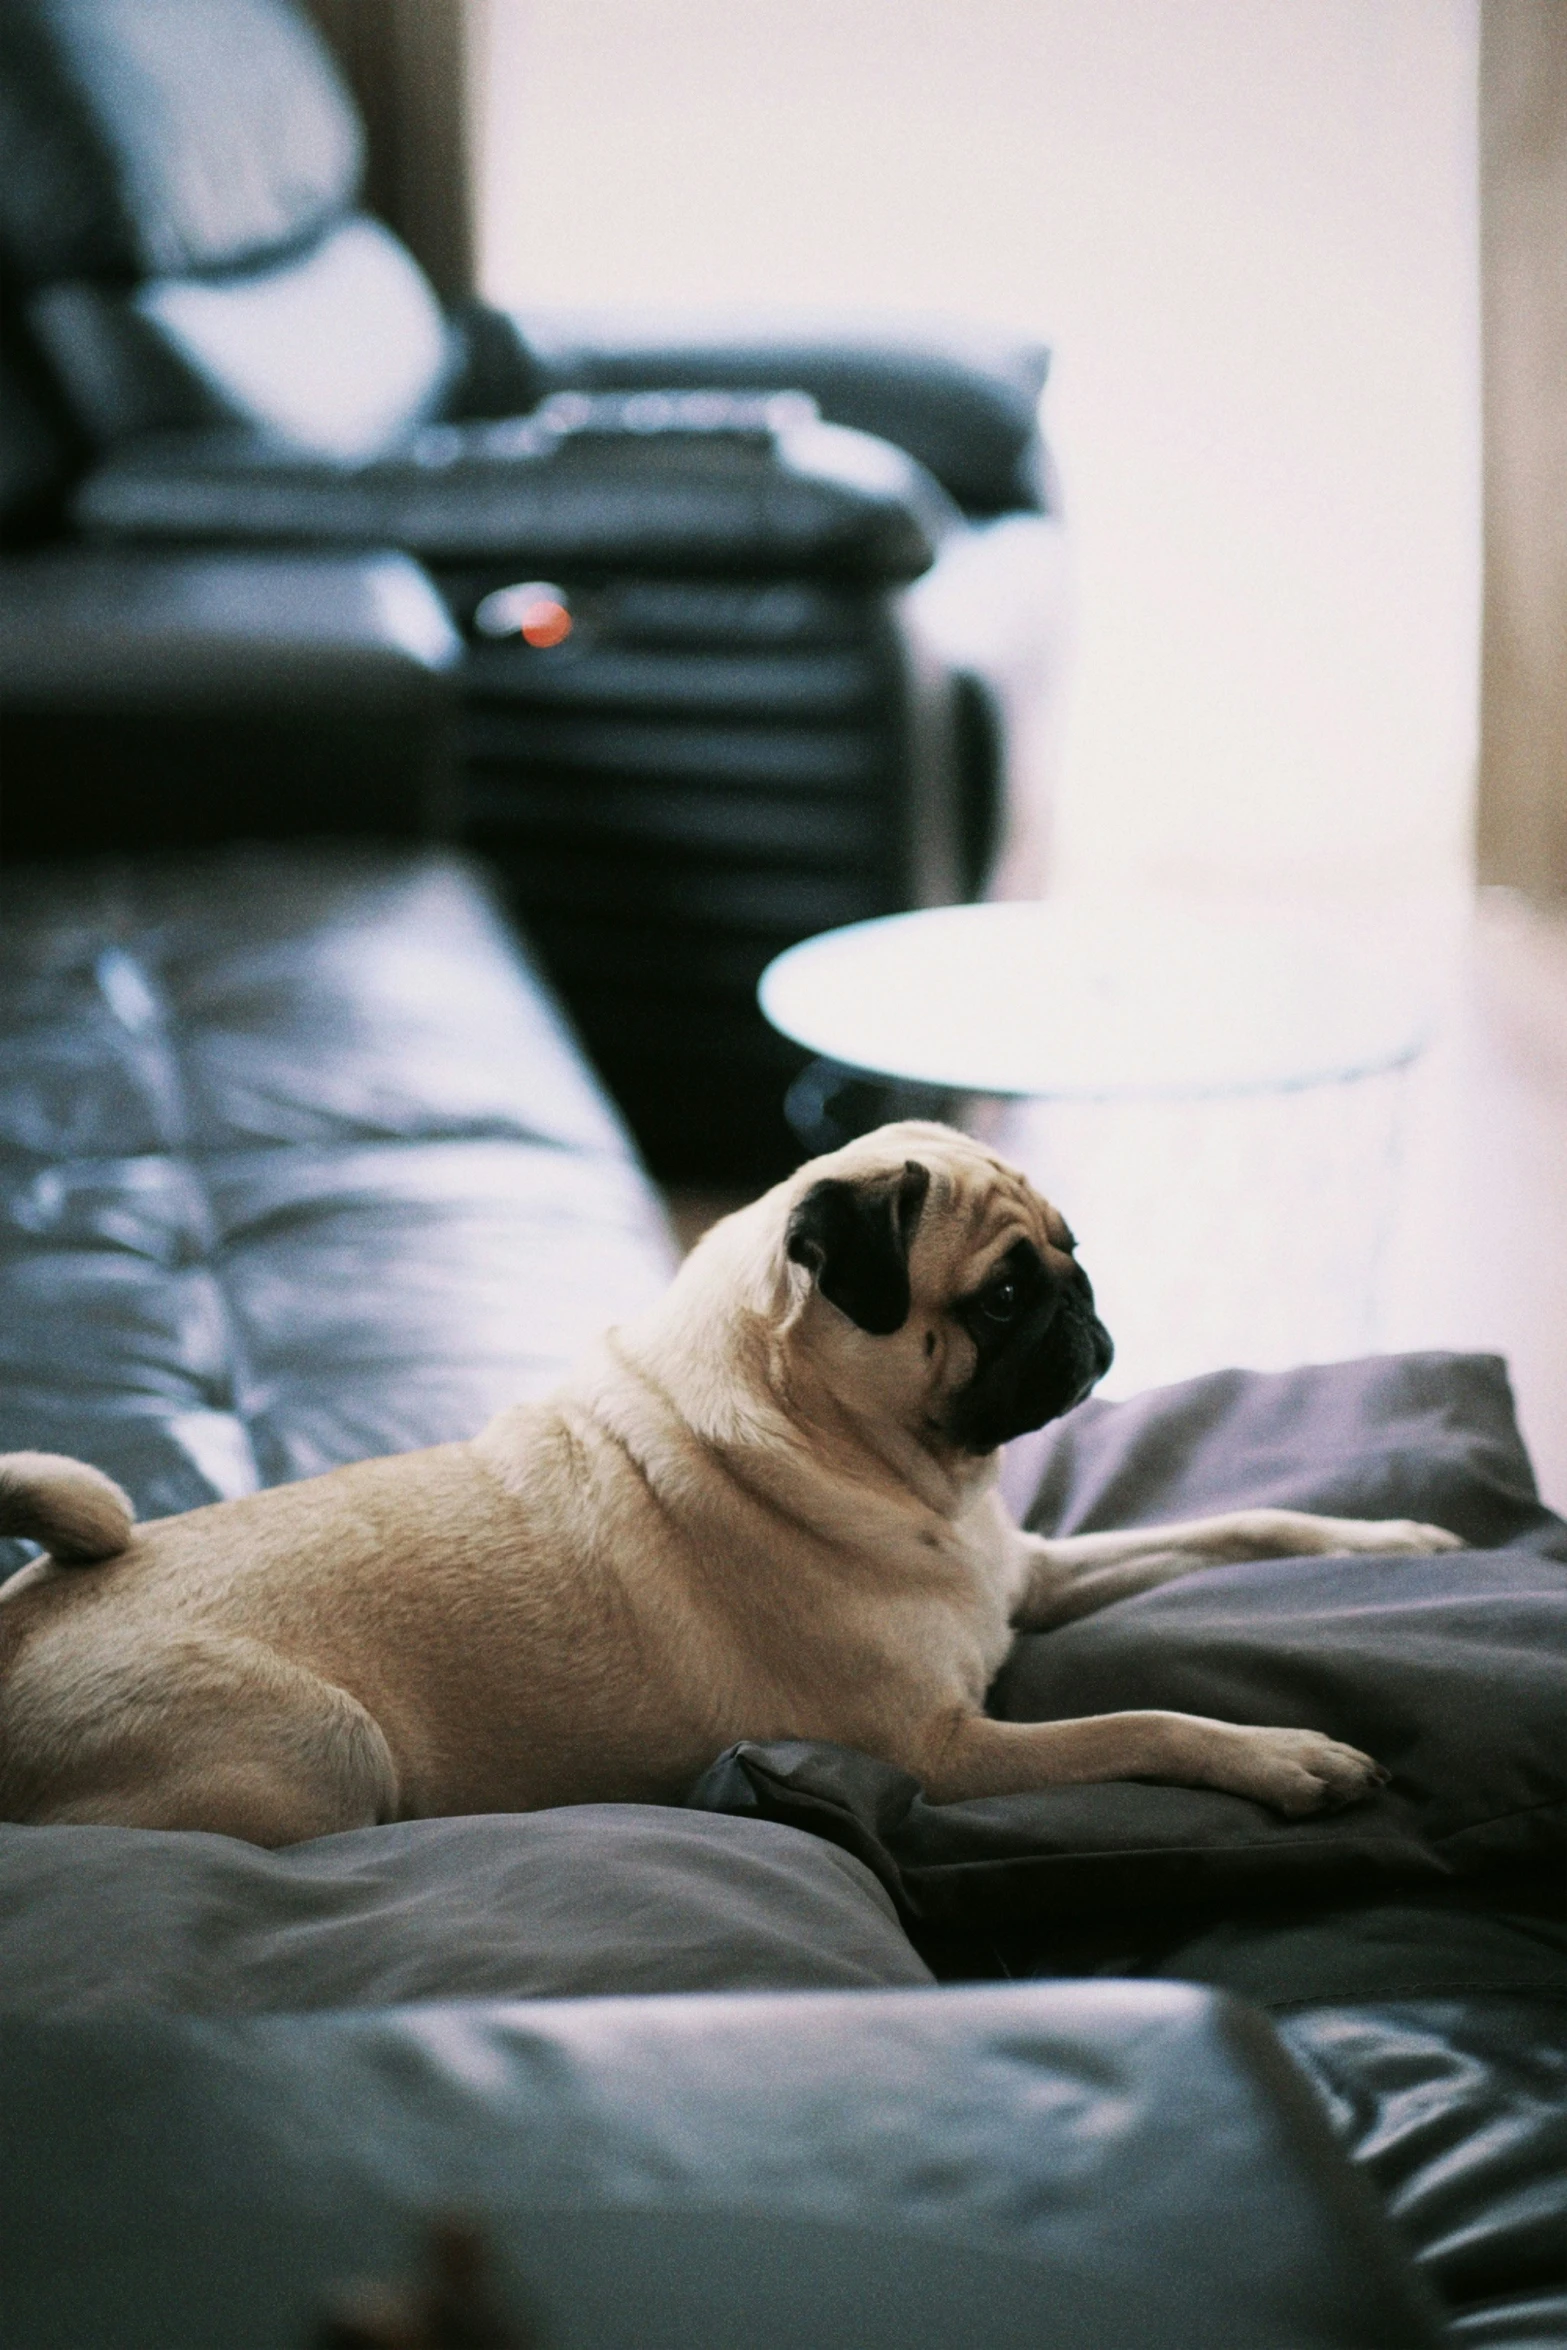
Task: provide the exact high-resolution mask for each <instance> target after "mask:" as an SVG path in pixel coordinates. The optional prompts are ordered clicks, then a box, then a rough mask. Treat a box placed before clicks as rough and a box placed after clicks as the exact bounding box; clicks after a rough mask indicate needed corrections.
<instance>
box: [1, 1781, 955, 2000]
mask: <svg viewBox="0 0 1567 2350" xmlns="http://www.w3.org/2000/svg"><path fill="white" fill-rule="evenodd" d="M931 1979H932V1978H931V1975H930V1971H929V1969H928V1968H927V1967H926V1966H924V1964H923V1963H922V1962H921V1961H920V1960H919V1959H918V1958H916V1957H915V1955H914V1952H913V1950H912V1949H911V1948H910V1946H909V1943H908V1939H907V1937H906V1936H905V1934H904V1933H903V1930H902V1928H901V1927H900V1926H899V1924H898V1922H897V1916H896V1913H895V1911H894V1909H893V1906H892V1903H891V1902H890V1901H889V1899H888V1898H887V1895H886V1894H885V1892H884V1891H883V1890H882V1888H881V1886H880V1885H878V1884H877V1882H876V1879H875V1878H874V1877H873V1876H872V1875H871V1873H870V1871H869V1870H868V1869H866V1868H863V1867H862V1866H861V1864H860V1863H859V1862H858V1861H856V1860H852V1859H851V1858H850V1857H849V1855H848V1854H847V1853H844V1852H839V1851H835V1850H834V1849H833V1847H832V1846H831V1845H828V1844H823V1843H822V1842H821V1841H820V1840H819V1839H818V1838H816V1837H814V1836H802V1835H800V1834H799V1833H798V1831H797V1830H795V1829H793V1828H778V1827H773V1826H770V1825H768V1824H766V1823H761V1822H742V1821H739V1820H725V1819H715V1818H703V1817H701V1816H700V1815H698V1814H695V1813H692V1812H688V1811H668V1810H664V1809H661V1808H660V1807H659V1806H658V1805H656V1804H636V1805H632V1804H584V1805H580V1806H577V1807H575V1808H573V1809H570V1810H565V1811H545V1812H529V1813H521V1814H500V1815H497V1816H494V1817H480V1818H472V1819H450V1820H410V1821H405V1822H403V1823H401V1824H399V1825H397V1826H394V1827H384V1828H363V1829H359V1830H357V1831H356V1832H354V1833H353V1834H351V1835H344V1836H323V1837H320V1838H318V1839H317V1840H316V1841H315V1842H314V1843H311V1844H296V1845H293V1846H291V1847H290V1848H289V1849H288V1850H287V1851H284V1852H263V1851H261V1850H260V1849H259V1848H258V1847H257V1846H255V1845H253V1844H241V1843H238V1842H236V1841H235V1840H234V1839H233V1838H232V1837H228V1836H203V1835H194V1834H165V1833H161V1832H158V1831H154V1830H150V1829H142V1828H21V1827H6V1826H3V1825H0V2013H5V2014H11V2015H15V2014H26V2015H58V2014H100V2013H108V2012H123V2011H124V2010H126V2009H128V2008H164V2009H175V2010H178V2011H180V2012H181V2013H184V2014H191V2015H207V2014H260V2013H267V2012H279V2011H283V2010H302V2009H306V2008H323V2007H380V2006H386V2005H389V2004H391V2003H392V2002H395V2001H401V2000H409V1999H457V1998H463V1999H479V1998H488V1999H538V1998H548V1997H561V1996H567V1995H573V1996H583V1995H586V1994H589V1993H599V1994H602V1993H605V1992H643V1991H791V1990H818V1991H823V1990H825V1991H834V1990H839V1991H848V1990H866V1989H876V1988H884V1989H885V1988H892V1987H894V1986H896V1985H898V1984H920V1983H929V1982H930V1981H931Z"/></svg>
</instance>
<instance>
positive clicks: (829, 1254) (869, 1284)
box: [784, 1159, 930, 1338]
mask: <svg viewBox="0 0 1567 2350" xmlns="http://www.w3.org/2000/svg"><path fill="white" fill-rule="evenodd" d="M929 1189H930V1169H929V1168H928V1167H922V1166H921V1165H920V1163H919V1161H918V1160H917V1159H906V1160H905V1161H904V1165H903V1172H902V1173H901V1174H900V1175H890V1176H878V1177H876V1178H874V1179H873V1180H872V1181H870V1182H868V1183H845V1182H843V1181H841V1180H838V1179H835V1178H834V1177H832V1176H827V1177H824V1178H823V1180H822V1181H821V1182H820V1183H813V1184H812V1185H811V1188H810V1190H809V1191H808V1192H807V1193H806V1194H805V1196H804V1198H803V1199H801V1200H800V1201H799V1202H798V1203H797V1204H796V1207H795V1211H794V1213H793V1215H792V1216H791V1217H790V1218H789V1230H788V1235H787V1237H786V1239H785V1242H784V1246H785V1248H786V1249H787V1250H788V1253H789V1255H790V1257H791V1258H792V1259H793V1260H794V1262H795V1264H797V1265H805V1266H808V1267H809V1269H810V1271H811V1272H812V1273H814V1274H815V1276H816V1286H817V1288H818V1289H819V1290H820V1291H821V1293H822V1295H823V1297H824V1298H826V1299H827V1301H828V1303H829V1304H830V1305H835V1306H837V1307H838V1309H839V1311H840V1312H842V1313H845V1314H847V1315H848V1317H849V1319H850V1321H851V1322H857V1323H858V1324H859V1326H860V1328H861V1329H862V1330H868V1331H869V1332H870V1333H871V1334H872V1336H873V1337H876V1338H886V1337H888V1336H890V1334H891V1333H892V1332H893V1331H894V1330H901V1329H902V1328H903V1325H904V1323H905V1322H906V1321H907V1320H908V1318H909V1249H910V1247H911V1246H912V1244H913V1240H914V1234H915V1230H916V1228H917V1226H918V1224H919V1220H920V1210H921V1209H922V1208H923V1207H924V1205H925V1194H926V1192H927V1191H928V1190H929Z"/></svg>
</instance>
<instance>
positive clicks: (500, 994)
mask: <svg viewBox="0 0 1567 2350" xmlns="http://www.w3.org/2000/svg"><path fill="white" fill-rule="evenodd" d="M0 999H3V1017H4V1026H3V1029H0V1205H3V1209H4V1214H3V1218H0V1379H3V1388H0V1450H17V1449H24V1448H26V1447H29V1446H33V1447H38V1448H41V1449H43V1450H46V1451H56V1452H70V1453H75V1454H79V1455H81V1456H83V1457H85V1458H88V1459H91V1460H94V1461H96V1462H97V1463H98V1464H99V1466H101V1467H103V1468H105V1469H107V1470H108V1471H109V1472H110V1474H111V1475H113V1476H115V1477H118V1478H119V1479H120V1480H121V1482H122V1483H124V1484H125V1485H126V1486H127V1488H128V1489H129V1490H130V1492H131V1493H132V1494H133V1496H134V1497H135V1499H136V1502H137V1506H138V1509H139V1510H140V1512H141V1514H142V1515H144V1516H149V1515H157V1514H160V1513H163V1512H167V1511H171V1510H182V1509H190V1508H193V1507H195V1506H197V1505H198V1504H199V1503H201V1502H203V1501H209V1500H212V1499H214V1498H215V1497H219V1496H224V1495H229V1494H233V1493H237V1492H244V1491H246V1490H249V1489H250V1488H251V1487H253V1486H254V1485H255V1484H256V1483H258V1482H261V1483H273V1482H277V1481H278V1480H281V1479H283V1478H286V1477H293V1476H303V1475H308V1474H310V1473H312V1472H314V1471H315V1470H318V1469H323V1468H327V1467H330V1466H332V1465H333V1464H334V1463H336V1462H338V1461H344V1460H354V1459H359V1458H362V1457H363V1456H364V1455H366V1454H369V1453H377V1452H395V1451H401V1450H407V1449H411V1448H412V1447H414V1446H417V1445H421V1444H430V1443H436V1442H440V1441H442V1440H443V1439H445V1438H448V1437H455V1436H463V1435H468V1434H471V1433H472V1432H473V1430H474V1429H475V1428H477V1427H478V1426H479V1425H480V1424H481V1423H482V1422H483V1421H484V1420H485V1419H486V1418H488V1417H489V1415H490V1414H491V1413H492V1412H494V1411H496V1410H498V1409H499V1408H500V1407H501V1406H503V1405H504V1404H507V1403H509V1402H512V1401H514V1400H516V1399H517V1398H518V1397H519V1396H523V1395H527V1394H537V1393H540V1392H542V1391H544V1390H547V1389H548V1388H549V1387H550V1386H551V1385H553V1384H554V1382H555V1380H556V1379H557V1378H559V1376H560V1375H561V1373H562V1371H563V1370H564V1369H565V1368H566V1366H567V1365H568V1364H569V1363H570V1362H571V1361H572V1360H573V1359H574V1358H575V1357H576V1356H577V1355H578V1354H579V1353H580V1352H581V1350H582V1348H583V1347H584V1346H585V1345H586V1343H587V1342H588V1340H589V1339H590V1338H592V1337H593V1336H595V1335H596V1334H597V1333H598V1332H599V1331H600V1330H601V1329H603V1327H604V1326H605V1324H606V1323H608V1322H611V1321H614V1320H616V1319H618V1318H619V1317H620V1316H621V1315H622V1314H624V1313H627V1312H632V1311H635V1310H637V1309H638V1308H639V1307H640V1306H642V1305H644V1304H646V1303H647V1302H648V1301H649V1300H650V1299H651V1298H653V1297H654V1296H656V1295H657V1294H658V1291H659V1290H660V1288H661V1287H662V1286H663V1283H664V1281H665V1280H666V1279H667V1278H668V1275H669V1272H670V1271H671V1270H672V1263H673V1257H672V1251H671V1249H670V1246H669V1242H668V1239H667V1235H666V1233H665V1230H664V1227H663V1224H662V1219H661V1216H660V1213H659V1210H658V1207H657V1204H656V1201H655V1200H654V1198H653V1195H652V1193H651V1190H650V1187H649V1186H648V1184H647V1182H646V1179H645V1177H644V1176H643V1174H642V1172H641V1170H640V1168H639V1167H638V1165H637V1163H636V1161H635V1159H634V1158H633V1156H632V1154H631V1150H630V1146H629V1144H628V1142H627V1140H626V1137H625V1134H624V1130H623V1129H622V1128H621V1126H620V1124H619V1122H618V1120H617V1119H616V1117H615V1115H614V1113H613V1111H612V1110H611V1109H610V1107H609V1105H608V1103H607V1102H606V1100H605V1099H604V1097H603V1095H602V1094H601V1093H600V1092H599V1090H598V1088H597V1086H596V1085H595V1083H594V1081H593V1079H592V1077H591V1075H590V1074H589V1072H588V1071H587V1069H586V1067H585V1065H584V1064H583V1062H582V1061H581V1059H580V1056H579V1055H578V1053H577V1051H576V1049H575V1047H574V1045H573V1043H572V1041H571V1038H570V1036H569V1034H568V1032H567V1031H566V1029H565V1027H564V1025H563V1023H562V1021H561V1018H560V1015H559V1013H558V1012H557V1010H556V1009H555V1007H554V1004H553V1002H552V1000H551V998H550V997H549V995H548V992H547V991H546V989H545V988H544V986H543V984H542V982H541V981H540V980H539V978H538V976H537V974H536V973H534V972H533V971H532V969H531V968H530V966H529V964H528V962H527V960H526V958H525V956H524V955H523V954H522V952H521V951H520V950H519V949H518V947H517V946H516V945H515V943H514V942H513V941H512V940H511V939H510V938H509V937H508V935H507V934H506V933H505V931H504V930H503V929H502V927H501V925H500V923H499V922H498V920H497V918H496V915H495V912H494V909H493V907H492V906H491V905H490V903H489V901H488V899H487V897H486V895H485V892H484V890H483V888H482V885H481V884H480V883H479V881H478V879H477V877H476V876H475V875H474V874H473V873H472V872H471V871H470V870H469V869H467V868H466V867H465V866H463V865H462V864H461V863H460V862H459V861H458V860H456V859H454V858H449V857H443V856H407V855H389V854H377V853H375V852H372V851H354V850H343V849H339V850H336V851H333V850H328V849H324V848H323V849H319V850H308V851H302V850H297V849H295V850H283V849H279V850H273V851H267V850H250V851H246V850H235V851H231V852H225V853H221V854H217V855H214V856H211V857H209V858H205V859H202V858H191V859H186V858H175V859H170V860H168V861H167V862H166V863H161V864H160V863H156V862H150V861H149V862H142V863H138V864H135V865H125V866H113V865H110V866H102V867H96V868H95V867H85V868H84V867H80V866H76V867H60V868H52V869H51V868H44V867H36V868H32V869H28V868H25V867H18V868H16V869H15V870H13V871H12V872H10V873H8V874H7V876H6V878H5V882H4V885H3V892H0ZM6 1547H7V1549H8V1551H9V1552H10V1554H11V1563H15V1562H16V1559H17V1558H18V1557H19V1555H20V1553H19V1549H18V1546H17V1545H14V1544H12V1545H8V1546H6Z"/></svg>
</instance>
